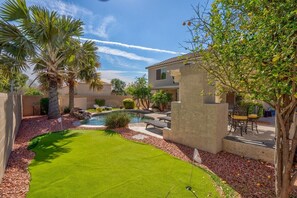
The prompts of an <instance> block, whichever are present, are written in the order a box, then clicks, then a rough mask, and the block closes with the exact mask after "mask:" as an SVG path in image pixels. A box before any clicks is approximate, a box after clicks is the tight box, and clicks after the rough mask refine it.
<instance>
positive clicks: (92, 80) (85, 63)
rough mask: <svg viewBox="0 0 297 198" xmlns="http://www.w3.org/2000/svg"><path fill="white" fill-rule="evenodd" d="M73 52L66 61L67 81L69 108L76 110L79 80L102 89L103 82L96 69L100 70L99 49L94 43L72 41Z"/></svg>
mask: <svg viewBox="0 0 297 198" xmlns="http://www.w3.org/2000/svg"><path fill="white" fill-rule="evenodd" d="M68 47H69V48H70V49H71V51H70V54H69V57H68V59H66V61H65V65H64V67H65V72H66V76H65V81H66V83H67V84H68V86H69V108H70V109H73V108H74V87H75V84H76V83H77V81H78V80H83V81H85V82H87V83H89V84H90V88H93V89H95V88H97V89H98V90H99V89H101V88H102V87H103V86H102V81H101V80H100V76H99V74H97V73H96V69H98V68H99V66H100V64H99V62H98V56H97V55H96V50H97V47H96V45H95V43H94V42H92V41H86V42H84V43H80V42H79V40H77V39H72V41H71V42H70V46H68Z"/></svg>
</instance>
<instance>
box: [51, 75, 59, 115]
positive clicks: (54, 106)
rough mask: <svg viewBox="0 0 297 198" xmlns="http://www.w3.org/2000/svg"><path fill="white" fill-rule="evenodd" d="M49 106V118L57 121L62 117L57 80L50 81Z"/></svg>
mask: <svg viewBox="0 0 297 198" xmlns="http://www.w3.org/2000/svg"><path fill="white" fill-rule="evenodd" d="M48 97H49V105H48V118H49V119H55V118H59V117H60V116H61V114H60V110H59V101H58V99H59V98H58V83H57V81H56V80H55V79H49V92H48Z"/></svg>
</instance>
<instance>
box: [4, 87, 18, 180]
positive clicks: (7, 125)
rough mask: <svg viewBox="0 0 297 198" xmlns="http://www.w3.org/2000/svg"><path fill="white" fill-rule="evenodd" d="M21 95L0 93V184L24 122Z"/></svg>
mask: <svg viewBox="0 0 297 198" xmlns="http://www.w3.org/2000/svg"><path fill="white" fill-rule="evenodd" d="M22 115H23V113H22V97H21V95H16V94H15V95H14V94H6V93H0V182H1V180H2V177H3V174H4V171H5V168H6V164H7V162H8V158H9V155H10V152H11V150H12V147H13V143H14V140H15V137H16V135H17V132H18V130H19V126H20V124H21V121H22Z"/></svg>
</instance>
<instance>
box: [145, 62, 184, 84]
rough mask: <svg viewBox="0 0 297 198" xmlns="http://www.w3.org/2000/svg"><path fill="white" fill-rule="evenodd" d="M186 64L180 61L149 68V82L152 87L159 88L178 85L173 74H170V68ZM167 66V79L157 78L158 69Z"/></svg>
mask: <svg viewBox="0 0 297 198" xmlns="http://www.w3.org/2000/svg"><path fill="white" fill-rule="evenodd" d="M183 66H184V64H183V63H182V62H180V63H172V64H169V65H164V66H160V67H152V68H148V82H149V84H150V85H151V86H152V88H158V87H163V86H173V85H178V84H177V83H174V81H173V78H172V76H171V75H170V72H169V71H170V70H174V69H178V68H180V67H183ZM161 68H166V70H167V73H166V79H163V80H156V70H157V69H161Z"/></svg>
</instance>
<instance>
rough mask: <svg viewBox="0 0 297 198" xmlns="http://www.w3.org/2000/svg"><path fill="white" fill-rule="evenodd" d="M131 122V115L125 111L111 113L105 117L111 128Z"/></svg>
mask: <svg viewBox="0 0 297 198" xmlns="http://www.w3.org/2000/svg"><path fill="white" fill-rule="evenodd" d="M129 122H130V116H129V115H128V114H127V113H125V112H118V113H110V114H108V115H107V116H106V119H105V125H106V126H107V128H109V129H115V128H121V127H126V126H127V125H128V124H129Z"/></svg>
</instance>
